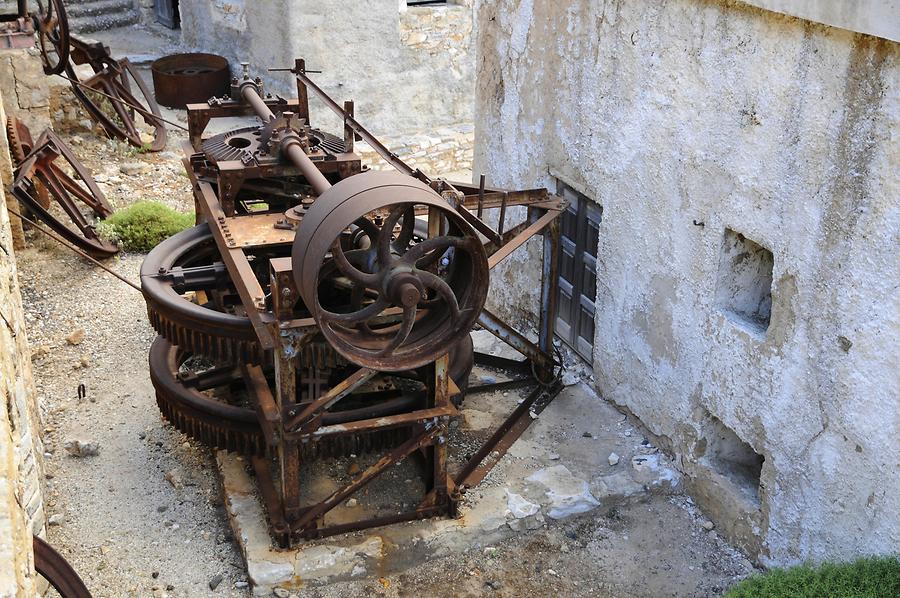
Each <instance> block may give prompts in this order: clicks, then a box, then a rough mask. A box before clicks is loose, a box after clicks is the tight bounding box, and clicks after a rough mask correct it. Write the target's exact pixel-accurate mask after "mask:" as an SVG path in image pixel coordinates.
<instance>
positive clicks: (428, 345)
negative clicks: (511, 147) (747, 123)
mask: <svg viewBox="0 0 900 598" xmlns="http://www.w3.org/2000/svg"><path fill="white" fill-rule="evenodd" d="M290 70H291V72H292V73H293V74H294V75H295V78H296V83H297V97H296V98H295V99H283V98H280V97H274V96H272V95H271V94H269V93H266V92H265V90H264V88H263V83H262V80H261V79H260V78H258V77H257V78H251V77H250V75H249V72H248V69H247V66H246V65H244V73H243V75H242V76H241V77H235V78H233V79H232V80H231V85H230V88H229V93H228V94H227V95H225V96H222V97H213V98H209V99H208V100H207V101H205V102H203V103H199V102H198V103H188V106H187V109H188V124H189V131H188V133H189V139H190V146H185V152H186V159H185V163H186V164H187V165H188V167H189V168H188V177H189V178H190V180H191V184H192V187H193V189H194V201H195V206H196V211H197V215H198V222H200V224H198V225H197V226H195V227H193V228H191V229H188V230H186V231H183V232H182V233H179V234H177V235H175V236H173V237H171V238H170V239H168V240H167V241H164V242H163V243H161V244H160V245H159V246H157V248H155V249H154V250H153V251H151V252H150V254H149V255H148V256H147V258H146V260H145V262H144V264H143V265H142V268H141V286H142V289H143V292H144V296H145V298H146V301H147V310H148V314H149V317H150V321H151V323H152V325H153V327H154V328H155V329H156V330H157V332H158V333H159V334H160V338H158V339H157V340H156V341H155V342H154V344H153V347H152V349H151V355H150V371H151V379H152V380H153V384H154V387H155V389H156V393H157V401H158V403H159V407H160V410H161V411H162V413H163V415H164V416H165V417H166V419H168V420H169V421H170V422H171V423H172V424H173V425H174V426H175V427H177V428H178V429H179V430H181V431H183V432H184V433H186V434H188V435H189V436H192V437H194V438H196V439H198V440H200V441H201V442H204V443H206V444H209V445H211V446H214V447H218V448H224V449H227V450H231V451H236V452H240V453H243V454H245V455H248V456H249V457H250V462H251V464H252V465H253V468H254V471H255V473H256V477H257V482H258V484H259V488H260V494H261V496H262V498H263V502H264V503H265V506H266V513H267V516H268V520H269V525H270V530H271V532H272V535H273V537H274V539H275V542H276V543H277V544H278V545H279V546H289V545H291V544H292V543H293V542H295V541H297V540H298V539H301V538H317V537H322V536H327V535H331V534H337V533H342V532H346V531H353V530H359V529H365V528H368V527H373V526H379V525H386V524H389V523H394V522H398V521H408V520H413V519H420V518H424V517H432V516H440V515H451V516H452V515H454V514H456V511H457V505H458V504H459V501H460V493H461V492H462V491H463V490H464V489H465V488H466V487H468V486H472V485H474V484H477V483H478V481H479V480H480V479H481V478H483V477H484V475H486V474H487V472H488V471H490V468H491V467H493V465H494V464H495V463H496V461H497V460H498V459H499V458H500V456H502V454H503V453H504V452H505V451H506V449H507V448H508V447H509V446H510V445H511V444H512V443H513V442H514V441H515V439H516V438H517V437H518V436H519V435H520V434H521V433H522V431H524V429H525V428H526V427H527V426H528V424H529V423H530V421H531V416H530V414H531V413H538V412H540V410H541V409H542V408H543V407H544V406H546V404H548V403H549V401H550V400H552V398H553V397H554V396H555V395H556V393H558V391H559V389H560V383H559V379H558V374H557V372H555V371H554V370H555V367H556V365H557V363H556V360H555V358H554V357H553V355H552V351H553V348H552V338H553V322H554V318H553V317H552V314H553V313H554V311H555V301H556V298H557V295H558V289H557V287H556V286H555V285H556V281H557V271H556V268H557V261H558V249H559V226H558V222H557V219H558V217H559V215H560V214H561V213H562V211H563V210H564V209H565V204H564V203H562V202H560V201H558V200H556V199H554V198H551V197H550V196H549V195H548V193H547V191H546V190H545V189H532V190H525V191H503V190H498V189H488V188H486V187H484V185H483V184H482V185H481V186H480V187H478V188H473V187H471V186H466V185H455V184H451V183H449V182H447V181H444V180H440V179H438V180H431V179H430V178H429V177H427V176H426V175H425V174H423V173H422V172H421V171H419V170H413V169H411V168H410V167H409V166H408V165H406V164H405V163H404V162H403V161H402V160H400V159H399V158H398V157H397V156H396V155H395V154H393V153H391V152H390V151H389V150H387V148H385V147H384V146H383V145H382V144H381V143H380V142H379V141H378V140H377V139H376V138H375V137H374V136H373V135H371V133H369V132H368V131H367V130H366V129H365V128H363V127H362V125H360V124H359V123H358V122H357V121H356V119H355V118H354V116H353V103H352V102H346V103H344V104H343V106H339V105H338V104H337V103H336V102H334V101H333V100H332V99H331V98H330V97H328V96H327V95H326V94H325V93H324V92H322V90H321V89H320V88H319V87H318V86H316V85H315V83H313V82H312V81H311V80H310V79H309V78H308V76H307V71H306V69H305V64H304V62H303V61H302V60H298V61H296V62H295V64H294V67H293V68H292V69H290ZM309 94H314V95H316V96H317V97H318V98H319V99H320V100H322V101H323V103H324V104H325V105H326V107H328V108H329V109H330V110H332V111H333V112H335V113H336V114H337V115H338V117H339V118H340V119H341V120H342V121H343V123H344V130H343V135H342V136H336V135H331V134H328V133H325V132H324V131H321V130H319V129H315V128H313V127H312V126H311V125H310V123H309V103H308V96H309ZM254 115H255V116H257V117H258V118H259V119H260V124H259V125H257V126H250V127H246V126H245V127H242V128H239V129H235V130H232V131H228V132H225V133H219V134H217V135H212V136H208V135H204V132H205V129H206V128H207V125H208V124H209V123H210V121H211V120H212V119H218V118H231V117H246V116H254ZM358 140H365V141H366V142H367V143H368V144H369V145H370V146H371V147H373V148H374V149H375V150H376V151H377V152H378V153H379V154H380V155H381V156H382V157H383V158H384V159H385V160H386V161H387V162H388V163H389V164H390V165H392V166H393V167H394V168H396V169H397V171H398V172H399V174H388V173H368V172H366V169H365V168H363V167H362V163H361V159H360V156H359V155H358V154H356V153H355V152H354V143H355V141H358ZM511 206H521V207H523V208H524V209H521V210H518V211H517V212H516V213H518V214H525V215H526V218H525V220H524V221H523V222H521V223H518V224H516V225H515V226H511V227H508V228H506V227H505V214H506V211H507V207H511ZM476 208H477V215H476V213H475V212H473V211H474V210H475V209H476ZM484 210H494V211H496V210H499V213H500V218H499V221H500V224H499V227H498V230H494V229H493V228H491V227H489V226H488V225H487V224H486V223H485V222H484V221H483V220H481V216H482V213H483V211H484ZM536 235H540V236H543V238H544V245H543V246H544V251H545V255H546V257H547V261H546V265H545V267H544V270H543V272H542V280H543V284H542V288H541V301H542V305H541V314H542V317H541V325H540V330H539V340H538V342H537V343H533V342H531V341H530V340H529V339H528V338H527V337H526V336H525V335H523V334H522V333H520V332H518V331H516V330H515V329H514V328H513V327H511V326H509V325H508V324H506V323H505V322H503V321H502V320H501V319H500V318H498V317H497V316H495V315H493V314H491V313H490V312H489V311H488V310H486V309H484V301H485V296H486V294H487V289H488V282H489V271H490V269H491V268H493V267H495V266H496V265H497V264H498V263H501V262H502V261H503V260H504V259H505V258H506V257H507V256H509V255H510V254H511V253H512V252H513V251H515V250H516V249H517V248H519V247H521V246H523V245H524V244H525V243H526V242H527V241H528V240H529V239H532V238H534V237H535V236H536ZM475 326H481V327H482V328H484V329H485V330H488V331H490V332H491V333H492V334H494V335H495V336H497V337H498V338H500V339H501V340H503V341H504V342H506V343H507V344H509V345H511V346H512V347H513V348H515V349H516V350H517V351H519V352H520V353H521V354H522V355H524V356H525V359H524V360H521V361H520V360H509V359H503V358H500V357H496V356H491V355H482V354H476V353H475V352H474V351H473V349H472V340H471V336H470V334H469V333H470V331H471V330H472V329H473V328H474V327H475ZM473 363H479V364H481V365H483V366H486V367H492V368H502V369H504V370H505V371H506V372H508V373H513V372H514V373H516V374H518V377H515V378H513V379H512V380H508V381H505V382H500V383H491V384H485V385H481V386H479V387H474V388H473V387H469V386H468V379H469V373H470V371H471V369H472V365H473ZM524 387H533V390H532V391H531V392H530V393H529V394H528V396H527V398H524V399H523V401H522V402H521V404H520V405H519V407H517V408H515V409H514V410H513V412H512V414H511V415H510V417H509V418H508V419H507V420H506V421H505V422H504V424H503V425H502V426H500V428H498V429H497V430H496V431H495V432H494V434H493V435H492V436H491V438H490V439H489V440H488V441H487V442H485V443H484V445H483V446H482V447H481V448H480V449H479V450H478V451H476V452H475V454H474V455H472V456H471V458H467V460H466V461H465V462H464V463H458V464H456V465H455V468H456V469H455V471H453V472H452V473H451V464H450V463H449V461H448V459H449V455H450V453H449V452H448V443H450V442H452V436H451V433H450V426H449V423H450V418H452V417H455V416H456V415H458V413H459V412H458V409H457V408H458V407H459V405H460V404H461V402H462V400H463V397H464V395H465V393H466V392H481V391H489V390H500V389H504V390H505V389H517V388H524ZM366 452H375V453H377V454H378V455H379V456H380V458H378V459H377V461H374V462H373V463H372V464H371V466H369V467H368V468H366V469H364V470H363V471H360V472H359V473H358V474H355V475H353V476H352V477H351V479H350V481H349V482H341V484H343V487H341V488H339V489H338V490H337V491H335V492H334V493H333V494H332V495H330V496H328V497H326V498H324V499H321V500H317V501H315V502H307V501H306V499H305V498H304V497H305V496H307V494H306V492H305V490H303V491H302V489H301V481H300V480H301V466H303V467H305V466H306V463H307V462H308V461H309V460H311V459H319V458H324V457H329V456H342V455H348V454H360V453H366ZM405 459H410V460H412V461H417V462H418V465H419V472H420V475H421V479H420V480H418V482H417V483H416V484H414V485H412V486H410V487H409V490H410V491H415V492H420V491H421V494H420V495H419V497H418V498H413V501H414V502H413V504H414V506H413V508H411V509H407V510H399V511H398V509H397V506H396V505H388V506H386V507H383V510H381V511H378V510H376V511H372V513H371V514H370V515H368V516H369V518H368V519H364V520H357V521H349V522H347V521H346V520H344V521H342V522H340V523H336V522H335V520H334V519H333V518H332V515H331V514H330V513H331V512H332V510H333V509H335V508H336V507H338V506H339V505H340V504H342V503H343V502H344V501H346V499H347V498H348V497H350V496H352V495H354V494H356V493H357V492H359V491H360V490H362V489H363V488H364V487H365V486H366V485H367V484H369V483H370V482H372V481H373V480H375V479H377V478H378V477H379V476H381V475H382V474H384V473H385V472H387V471H390V470H391V469H392V467H393V466H395V465H398V464H399V463H400V462H401V461H403V460H405ZM384 509H387V510H384ZM345 515H346V514H344V515H340V516H339V517H344V516H345Z"/></svg>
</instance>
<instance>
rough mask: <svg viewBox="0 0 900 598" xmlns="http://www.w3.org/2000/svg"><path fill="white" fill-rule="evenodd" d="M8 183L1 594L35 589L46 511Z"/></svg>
mask: <svg viewBox="0 0 900 598" xmlns="http://www.w3.org/2000/svg"><path fill="white" fill-rule="evenodd" d="M9 89H10V88H5V87H4V88H3V89H2V90H0V120H2V121H3V122H5V121H6V115H5V112H4V108H3V97H4V96H5V94H6V93H7V92H8V90H9ZM8 161H9V150H8V147H7V144H6V136H5V135H3V136H2V140H0V168H2V169H3V170H4V171H6V170H9V168H10V166H9V164H8ZM3 162H7V163H6V164H3ZM3 187H4V188H5V185H3ZM4 188H0V597H4V598H5V597H7V596H9V597H13V596H34V595H35V583H36V582H35V573H34V563H33V558H34V557H33V555H32V551H31V536H32V534H38V533H42V532H43V530H44V521H45V517H44V509H43V492H42V488H41V483H42V480H43V475H42V461H41V459H42V455H43V449H42V443H41V440H40V430H41V428H40V415H39V413H38V410H37V402H36V393H35V389H34V382H33V379H32V371H31V353H30V349H29V346H28V340H27V338H26V334H25V314H24V311H23V309H22V297H21V295H20V293H19V284H18V278H17V273H16V261H15V253H14V249H13V242H12V235H11V231H10V221H9V215H8V213H7V211H6V201H7V196H6V193H5V189H4Z"/></svg>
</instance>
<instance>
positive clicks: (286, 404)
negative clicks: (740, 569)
mask: <svg viewBox="0 0 900 598" xmlns="http://www.w3.org/2000/svg"><path fill="white" fill-rule="evenodd" d="M275 354H276V357H275V380H276V383H275V388H277V389H278V390H277V394H276V401H277V402H278V408H279V410H280V412H281V413H284V412H285V410H286V409H290V407H291V406H292V405H294V403H295V402H296V400H297V367H296V359H295V358H291V357H287V356H286V355H285V351H284V347H282V349H281V350H280V351H279V350H276V351H275ZM278 461H279V463H280V464H281V471H280V477H281V496H282V502H283V503H284V514H285V517H286V518H287V520H288V521H293V520H294V519H296V518H297V517H298V516H299V515H300V510H301V507H300V448H299V446H298V444H297V441H295V440H291V439H289V438H285V439H284V442H282V443H281V445H280V446H279V447H278Z"/></svg>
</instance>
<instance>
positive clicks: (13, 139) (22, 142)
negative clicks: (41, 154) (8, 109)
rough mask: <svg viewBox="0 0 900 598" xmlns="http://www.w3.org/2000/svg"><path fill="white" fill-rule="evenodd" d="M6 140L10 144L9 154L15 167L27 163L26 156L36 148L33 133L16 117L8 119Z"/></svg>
mask: <svg viewBox="0 0 900 598" xmlns="http://www.w3.org/2000/svg"><path fill="white" fill-rule="evenodd" d="M6 140H7V141H8V142H9V154H10V157H11V158H12V163H13V166H14V167H18V166H19V165H20V164H22V162H24V161H25V156H27V155H28V154H30V153H31V150H32V148H34V139H33V138H32V137H31V131H30V130H29V129H28V127H27V126H26V125H25V123H23V122H22V121H21V120H19V119H18V118H16V117H15V116H7V117H6Z"/></svg>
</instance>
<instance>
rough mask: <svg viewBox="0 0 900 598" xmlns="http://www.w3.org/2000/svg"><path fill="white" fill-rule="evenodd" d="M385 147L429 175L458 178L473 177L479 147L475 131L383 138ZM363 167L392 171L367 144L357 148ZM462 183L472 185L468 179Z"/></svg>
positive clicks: (471, 129)
mask: <svg viewBox="0 0 900 598" xmlns="http://www.w3.org/2000/svg"><path fill="white" fill-rule="evenodd" d="M379 139H380V141H381V142H382V143H384V145H385V147H387V148H388V149H389V150H391V151H392V152H394V153H395V154H397V155H398V156H400V158H401V159H402V160H403V161H404V162H406V163H407V164H409V165H410V166H412V167H413V168H420V169H421V170H422V172H424V173H426V174H428V175H434V176H443V175H448V174H451V175H456V176H457V177H459V176H465V177H467V178H468V177H469V176H470V173H471V170H472V152H473V149H474V146H475V133H474V127H472V126H471V125H470V126H462V127H459V128H457V129H438V130H436V131H434V134H433V135H429V134H418V135H417V134H411V135H400V136H396V137H394V136H381V137H379ZM356 151H357V152H358V153H359V154H360V155H361V156H362V161H363V164H365V165H367V166H369V167H370V168H371V169H373V170H389V169H391V168H392V167H391V166H389V165H388V164H387V162H385V161H384V160H383V159H382V158H381V156H379V155H378V154H377V153H376V152H375V150H373V149H371V148H370V147H369V146H368V145H367V144H365V143H358V144H356ZM461 182H471V181H469V180H468V179H467V180H466V181H461Z"/></svg>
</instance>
